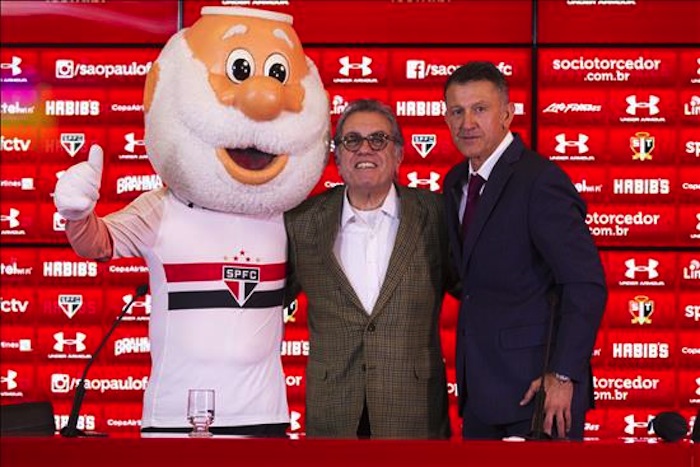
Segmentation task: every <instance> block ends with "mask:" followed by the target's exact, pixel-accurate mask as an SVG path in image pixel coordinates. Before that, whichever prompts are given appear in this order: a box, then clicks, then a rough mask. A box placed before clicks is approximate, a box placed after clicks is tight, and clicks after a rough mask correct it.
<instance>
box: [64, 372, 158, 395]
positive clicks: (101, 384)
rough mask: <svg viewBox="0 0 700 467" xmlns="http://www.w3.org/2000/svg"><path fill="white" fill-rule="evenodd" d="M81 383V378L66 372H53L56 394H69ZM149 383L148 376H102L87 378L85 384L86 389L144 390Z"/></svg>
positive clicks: (103, 390)
mask: <svg viewBox="0 0 700 467" xmlns="http://www.w3.org/2000/svg"><path fill="white" fill-rule="evenodd" d="M78 384H80V378H72V377H71V376H70V375H68V374H66V373H53V374H52V375H51V392H53V393H56V394H67V393H69V392H71V391H73V390H74V389H75V388H76V386H78ZM146 385H148V376H144V377H142V378H134V377H133V376H129V377H127V378H102V379H85V380H84V381H83V386H84V387H85V389H86V390H90V391H99V392H101V393H104V392H106V391H144V390H145V389H146Z"/></svg>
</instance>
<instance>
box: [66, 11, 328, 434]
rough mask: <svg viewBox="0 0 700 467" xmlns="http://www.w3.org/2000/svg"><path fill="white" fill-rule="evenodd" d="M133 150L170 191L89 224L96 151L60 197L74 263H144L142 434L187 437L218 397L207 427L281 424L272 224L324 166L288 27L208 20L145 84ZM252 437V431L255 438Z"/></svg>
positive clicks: (220, 14)
mask: <svg viewBox="0 0 700 467" xmlns="http://www.w3.org/2000/svg"><path fill="white" fill-rule="evenodd" d="M144 111H145V142H146V148H147V151H148V154H149V158H150V162H151V164H152V165H153V167H154V168H155V170H156V172H157V173H158V174H159V175H160V177H161V178H162V179H163V181H164V184H165V186H166V187H164V188H162V189H159V190H155V191H151V192H148V193H144V194H142V195H141V196H139V197H138V198H137V199H136V200H134V201H133V202H132V203H131V204H129V205H128V206H126V207H125V208H124V209H122V210H120V211H118V212H114V213H112V214H109V215H107V216H105V217H104V218H100V217H98V216H97V215H96V214H95V213H94V208H95V204H96V201H97V199H98V198H99V188H100V181H101V178H102V160H103V155H102V149H101V148H100V147H99V146H93V147H92V148H91V149H90V154H89V157H88V160H87V161H86V162H82V163H80V164H77V165H75V166H73V167H71V168H70V169H68V170H67V171H66V173H65V174H64V175H63V177H61V178H60V180H59V181H58V183H57V185H56V191H55V203H56V206H57V208H58V212H59V213H60V214H61V215H63V216H64V217H65V218H66V219H68V223H67V229H66V230H67V235H68V239H69V241H70V243H71V246H72V247H73V249H74V250H75V251H76V253H78V254H79V255H80V256H83V257H87V258H93V259H99V260H108V259H111V258H124V257H142V258H144V260H145V262H146V264H147V265H148V269H149V274H150V279H149V280H150V288H151V295H152V300H153V301H152V304H153V305H152V313H151V319H150V324H149V337H150V341H151V360H152V367H151V375H150V379H149V383H148V387H147V389H146V393H145V396H144V403H143V419H142V429H143V428H146V429H149V430H150V431H159V430H158V429H161V428H162V429H163V431H171V430H173V429H183V428H186V427H187V422H186V406H187V392H188V389H195V388H206V389H214V390H215V391H216V417H215V421H214V425H213V426H214V427H226V428H231V427H235V428H240V430H239V431H236V432H235V433H236V434H253V435H256V434H260V433H261V432H262V433H266V432H265V431H264V428H265V427H268V426H274V427H275V429H277V427H280V426H281V427H282V435H283V434H284V427H286V424H288V423H289V409H288V407H287V398H286V386H285V383H284V374H283V371H282V364H281V355H280V349H281V342H282V332H283V316H282V302H283V290H284V283H285V268H286V260H287V240H286V235H285V230H284V224H283V220H282V214H283V212H284V211H286V210H288V209H290V208H292V207H294V206H296V205H297V204H299V203H300V202H301V201H302V200H304V198H306V196H307V195H308V194H309V192H310V191H311V189H312V188H313V187H314V185H315V184H316V183H317V181H318V179H319V178H320V176H321V173H322V171H323V168H324V166H325V163H326V160H327V154H328V135H329V123H330V122H329V120H330V114H329V108H328V98H327V93H326V91H325V90H324V88H323V84H322V83H321V80H320V78H319V75H318V71H317V70H316V67H315V66H314V64H313V62H312V61H311V60H310V59H308V58H307V57H306V56H305V54H304V51H303V49H302V46H301V43H300V41H299V38H298V37H297V35H296V33H295V32H294V29H293V28H292V17H291V16H289V15H285V14H281V13H276V12H271V11H265V10H257V9H251V8H239V7H204V8H202V16H201V18H200V19H199V20H198V21H197V22H195V23H194V24H193V25H192V26H191V27H190V28H188V29H184V30H181V31H179V32H178V33H176V34H175V35H174V36H173V37H172V38H171V39H170V40H169V41H168V43H167V44H166V46H165V47H164V49H163V50H162V52H161V54H160V56H159V57H158V60H157V61H156V62H155V64H154V65H153V67H152V68H151V70H150V73H149V75H148V77H147V79H146V86H145V92H144ZM260 427H263V431H260Z"/></svg>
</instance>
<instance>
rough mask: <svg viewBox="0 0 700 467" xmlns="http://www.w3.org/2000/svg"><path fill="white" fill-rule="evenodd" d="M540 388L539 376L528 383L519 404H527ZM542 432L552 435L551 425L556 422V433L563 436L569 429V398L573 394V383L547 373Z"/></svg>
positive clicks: (570, 398)
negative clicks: (528, 385)
mask: <svg viewBox="0 0 700 467" xmlns="http://www.w3.org/2000/svg"><path fill="white" fill-rule="evenodd" d="M539 388H540V378H537V379H535V380H534V381H532V383H530V387H529V388H528V390H527V392H526V393H525V396H524V397H523V399H522V400H521V401H520V405H526V404H528V403H529V402H530V401H531V400H532V398H533V397H535V394H536V393H537V390H538V389H539ZM544 389H545V393H546V396H545V401H544V426H543V429H544V432H545V433H547V434H548V435H550V436H551V435H552V425H553V424H554V423H555V420H556V424H557V435H558V436H559V437H560V438H564V437H565V436H566V433H568V432H569V430H570V429H571V400H572V398H573V396H574V383H573V382H571V381H568V382H562V381H559V380H558V379H556V378H555V377H554V375H553V374H551V373H548V374H547V375H546V376H545V378H544Z"/></svg>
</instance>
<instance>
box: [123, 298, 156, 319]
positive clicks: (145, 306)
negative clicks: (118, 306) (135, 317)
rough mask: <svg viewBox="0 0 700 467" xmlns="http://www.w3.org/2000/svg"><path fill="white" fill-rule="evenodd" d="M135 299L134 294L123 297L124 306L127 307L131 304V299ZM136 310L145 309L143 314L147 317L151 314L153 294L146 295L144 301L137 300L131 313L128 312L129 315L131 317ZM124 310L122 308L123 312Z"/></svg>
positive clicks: (132, 306) (130, 310)
mask: <svg viewBox="0 0 700 467" xmlns="http://www.w3.org/2000/svg"><path fill="white" fill-rule="evenodd" d="M132 298H134V296H133V295H132V294H127V295H124V296H123V297H122V301H123V302H124V306H127V305H128V304H129V302H131V299H132ZM134 308H143V312H144V313H145V314H147V315H150V314H151V294H146V295H145V296H144V297H143V300H136V301H135V302H134V304H133V305H131V308H130V309H129V311H127V312H126V314H127V315H131V314H132V312H133V311H134ZM123 309H124V308H122V310H123Z"/></svg>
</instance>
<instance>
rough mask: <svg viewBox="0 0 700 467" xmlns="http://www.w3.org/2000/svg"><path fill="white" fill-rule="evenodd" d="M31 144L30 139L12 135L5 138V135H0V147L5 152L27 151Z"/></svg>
mask: <svg viewBox="0 0 700 467" xmlns="http://www.w3.org/2000/svg"><path fill="white" fill-rule="evenodd" d="M31 145H32V140H31V139H22V138H18V137H17V136H14V137H12V138H5V135H2V136H0V148H1V149H2V150H3V151H7V152H27V151H29V147H30V146H31Z"/></svg>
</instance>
